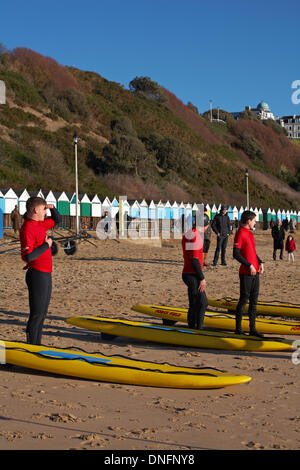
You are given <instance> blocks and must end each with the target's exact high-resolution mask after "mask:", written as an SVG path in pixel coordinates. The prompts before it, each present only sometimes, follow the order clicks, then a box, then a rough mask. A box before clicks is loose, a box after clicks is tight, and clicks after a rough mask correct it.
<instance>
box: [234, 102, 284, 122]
mask: <svg viewBox="0 0 300 470" xmlns="http://www.w3.org/2000/svg"><path fill="white" fill-rule="evenodd" d="M244 111H252V113H255V114H257V116H259V117H260V119H262V120H263V119H273V120H274V119H275V118H274V114H273V113H271V111H270V108H269V105H268V104H267V103H266V102H265V101H261V102H260V103H258V105H257V107H256V108H251V106H245V110H244ZM241 113H242V111H238V112H235V113H231V114H232V115H233V117H234V118H235V119H237V120H238V119H240V115H241Z"/></svg>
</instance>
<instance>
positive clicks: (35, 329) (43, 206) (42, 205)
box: [20, 197, 60, 345]
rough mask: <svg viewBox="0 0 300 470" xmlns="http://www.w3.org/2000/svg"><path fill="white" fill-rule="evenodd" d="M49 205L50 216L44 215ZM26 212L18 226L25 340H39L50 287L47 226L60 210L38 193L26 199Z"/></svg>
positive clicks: (38, 341) (49, 251)
mask: <svg viewBox="0 0 300 470" xmlns="http://www.w3.org/2000/svg"><path fill="white" fill-rule="evenodd" d="M47 209H50V212H51V217H46V213H47ZM26 210H27V212H26V214H24V223H23V225H22V227H21V230H20V242H21V257H22V259H23V261H25V262H26V266H25V267H24V269H27V272H26V284H27V287H28V294H29V309H30V314H29V319H28V322H27V326H26V335H27V343H29V344H37V345H40V344H41V339H42V329H43V324H44V320H45V317H46V314H47V311H48V306H49V303H50V297H51V291H52V278H51V273H52V253H51V247H52V243H53V241H52V238H50V237H48V236H47V230H49V229H51V228H54V227H55V225H56V224H58V223H59V222H60V214H59V213H58V212H57V210H56V209H55V207H54V206H53V205H52V204H47V203H46V201H45V200H44V199H43V198H41V197H31V198H29V199H28V200H27V202H26Z"/></svg>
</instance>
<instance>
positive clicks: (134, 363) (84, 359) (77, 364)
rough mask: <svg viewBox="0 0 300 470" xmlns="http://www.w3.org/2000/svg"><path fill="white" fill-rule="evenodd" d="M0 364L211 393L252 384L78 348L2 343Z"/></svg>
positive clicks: (220, 373)
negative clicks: (229, 387)
mask: <svg viewBox="0 0 300 470" xmlns="http://www.w3.org/2000/svg"><path fill="white" fill-rule="evenodd" d="M0 363H2V364H5V363H6V364H14V365H17V366H21V367H26V368H29V369H34V370H39V371H44V372H48V373H53V374H61V375H66V376H72V377H78V378H82V379H89V380H97V381H104V382H114V383H120V384H130V385H142V386H149V387H168V388H186V389H210V388H222V387H227V386H230V385H237V384H243V383H247V382H249V381H250V380H251V377H248V376H246V375H234V374H230V373H227V372H223V371H221V370H218V369H214V368H210V367H208V368H201V369H197V368H190V367H177V366H174V365H171V364H158V363H154V362H144V361H139V360H133V359H128V358H125V357H122V356H103V355H101V354H91V353H88V352H84V351H82V350H79V351H78V350H76V349H75V348H74V349H57V348H53V347H46V346H33V345H29V344H26V343H20V342H10V341H0Z"/></svg>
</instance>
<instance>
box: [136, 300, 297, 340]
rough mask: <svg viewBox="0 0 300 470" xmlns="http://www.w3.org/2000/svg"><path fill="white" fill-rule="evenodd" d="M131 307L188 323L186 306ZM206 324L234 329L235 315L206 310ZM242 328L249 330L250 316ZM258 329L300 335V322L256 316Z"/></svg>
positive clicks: (154, 315) (152, 314) (279, 333)
mask: <svg viewBox="0 0 300 470" xmlns="http://www.w3.org/2000/svg"><path fill="white" fill-rule="evenodd" d="M131 309H132V310H134V311H135V312H140V313H144V314H146V315H151V316H153V317H157V318H161V319H162V320H166V321H168V322H183V323H187V309H184V308H176V307H166V306H162V305H150V304H149V305H145V304H138V305H134V306H133V307H131ZM204 326H205V327H206V328H212V329H218V330H227V331H234V330H235V315H230V314H229V313H217V312H216V313H214V312H206V313H205V317H204ZM242 329H243V331H245V332H246V333H247V332H249V319H248V316H246V317H244V319H243V320H242ZM256 329H257V331H258V332H259V333H263V334H267V335H299V334H300V322H296V321H294V322H292V321H284V320H281V321H280V320H275V319H274V320H273V319H272V320H269V319H266V318H256Z"/></svg>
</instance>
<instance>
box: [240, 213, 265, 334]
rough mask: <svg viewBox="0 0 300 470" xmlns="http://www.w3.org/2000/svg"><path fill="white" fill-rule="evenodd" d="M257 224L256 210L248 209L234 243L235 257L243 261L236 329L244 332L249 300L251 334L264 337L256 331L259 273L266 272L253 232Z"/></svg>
mask: <svg viewBox="0 0 300 470" xmlns="http://www.w3.org/2000/svg"><path fill="white" fill-rule="evenodd" d="M255 224H256V214H255V212H252V211H249V210H246V211H244V212H243V214H242V217H241V225H240V228H239V229H238V231H237V233H236V235H235V237H234V244H233V257H234V258H235V259H236V260H237V261H239V262H240V263H241V266H240V269H239V277H240V299H239V302H238V304H237V307H236V313H235V314H236V330H235V332H236V333H237V334H243V331H242V315H243V310H244V307H245V305H246V303H247V302H248V300H249V310H248V315H249V326H250V335H254V336H258V337H263V335H261V334H260V333H258V332H257V331H256V327H255V319H256V305H257V300H258V294H259V275H260V274H263V272H264V265H263V262H262V261H261V259H260V258H259V257H258V256H257V254H256V248H255V239H254V236H253V233H252V230H253V229H254V227H255Z"/></svg>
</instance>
